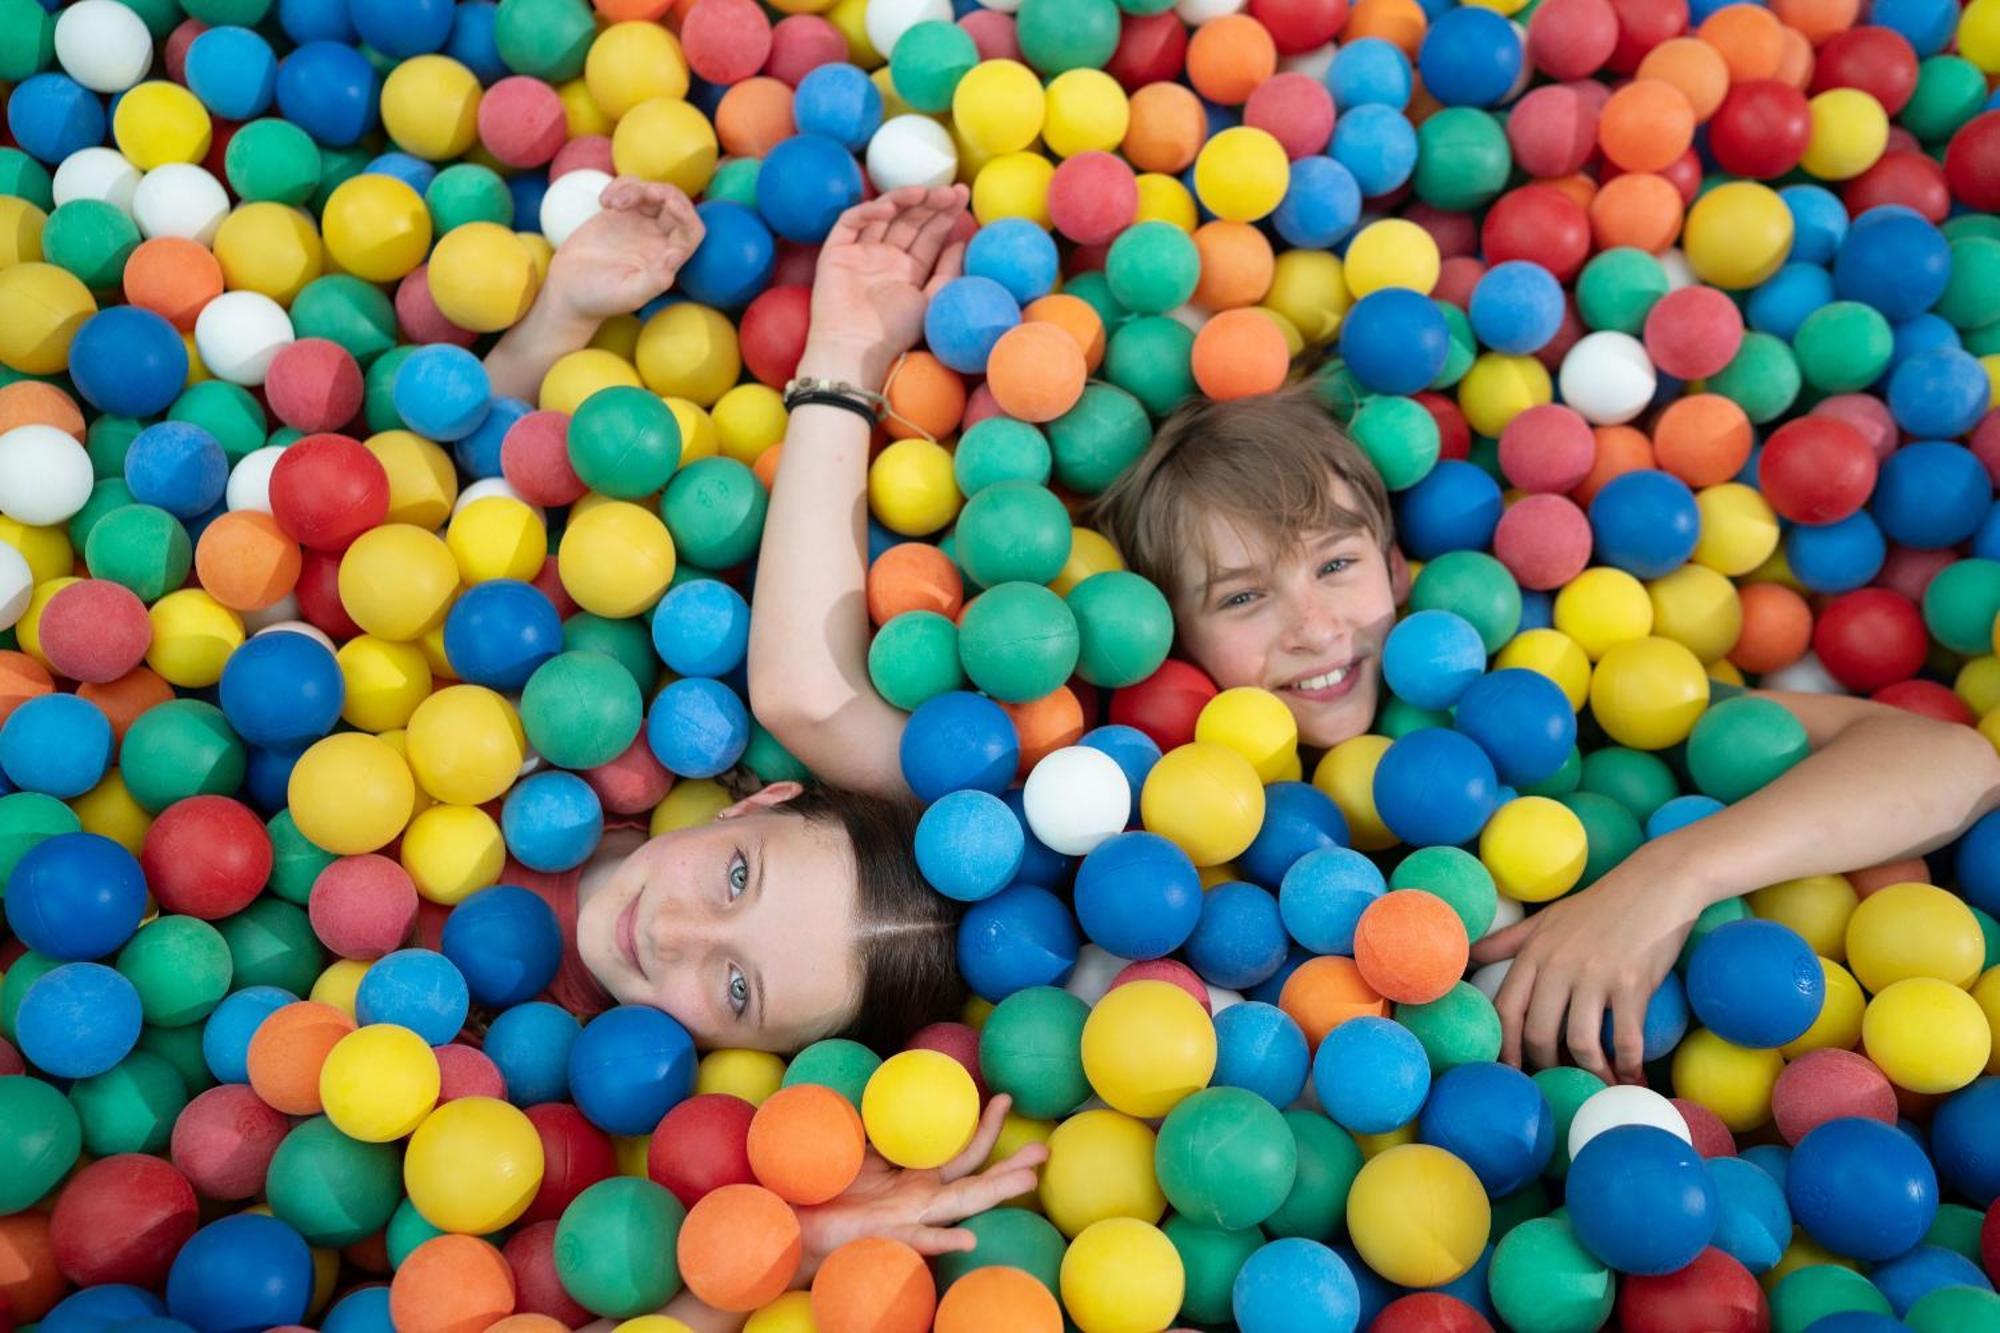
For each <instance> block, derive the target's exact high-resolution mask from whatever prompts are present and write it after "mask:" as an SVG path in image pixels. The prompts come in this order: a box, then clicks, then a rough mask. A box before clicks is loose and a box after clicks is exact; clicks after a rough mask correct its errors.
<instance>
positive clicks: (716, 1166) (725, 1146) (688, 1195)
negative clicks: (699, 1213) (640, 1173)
mask: <svg viewBox="0 0 2000 1333" xmlns="http://www.w3.org/2000/svg"><path fill="white" fill-rule="evenodd" d="M756 1114H757V1108H756V1107H754V1106H752V1105H751V1104H750V1103H749V1102H746V1101H744V1100H743V1099H742V1098H741V1097H731V1096H730V1095H729V1094H727V1093H722V1092H705V1093H702V1094H700V1095H698V1096H694V1097H690V1098H688V1099H687V1100H686V1101H684V1102H682V1103H680V1105H678V1106H676V1107H674V1109H673V1110H671V1111H669V1112H667V1114H666V1115H665V1117H663V1118H662V1119H661V1121H660V1123H659V1126H658V1128H656V1129H654V1131H653V1138H652V1141H651V1142H650V1143H648V1144H647V1145H646V1174H647V1175H649V1176H651V1177H652V1178H653V1181H654V1182H655V1183H656V1184H660V1185H665V1186H666V1187H667V1188H668V1189H670V1190H672V1191H673V1193H674V1197H675V1198H677V1199H679V1200H680V1201H681V1202H682V1203H683V1204H684V1205H686V1206H687V1207H689V1208H692V1207H694V1205H695V1203H696V1202H697V1201H699V1200H700V1198H701V1196H702V1195H704V1194H706V1193H708V1192H709V1191H710V1190H712V1189H719V1188H720V1187H722V1186H724V1185H754V1184H756V1183H757V1175H756V1173H755V1172H753V1171H752V1170H751V1169H750V1121H751V1118H752V1117H754V1116H755V1115H756Z"/></svg>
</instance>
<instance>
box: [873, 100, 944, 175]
mask: <svg viewBox="0 0 2000 1333" xmlns="http://www.w3.org/2000/svg"><path fill="white" fill-rule="evenodd" d="M868 179H869V180H871V181H873V182H875V188H876V189H878V190H880V191H882V192H883V193H884V194H886V193H888V192H889V191H890V190H897V189H901V188H902V187H903V186H905V185H922V186H927V187H928V186H937V185H949V184H951V183H952V182H953V181H954V180H956V179H958V145H957V144H954V143H953V142H952V141H951V132H950V131H949V130H947V129H945V127H944V126H942V125H940V124H938V123H937V122H936V121H934V120H932V119H931V118H930V117H929V116H894V117H891V118H890V119H889V121H888V122H887V123H885V124H884V125H883V126H882V128H881V129H879V130H877V131H875V137H873V138H872V139H870V140H869V141H868Z"/></svg>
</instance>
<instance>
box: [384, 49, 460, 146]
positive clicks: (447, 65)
mask: <svg viewBox="0 0 2000 1333" xmlns="http://www.w3.org/2000/svg"><path fill="white" fill-rule="evenodd" d="M480 96H481V90H480V87H479V76H478V75H477V74H474V73H473V72H472V71H471V70H469V69H467V68H466V67H465V66H463V65H461V64H459V63H458V62H457V61H456V60H453V59H452V58H451V57H450V56H440V55H421V56H412V57H410V58H409V59H408V60H405V61H402V62H401V63H399V64H398V65H397V66H396V67H395V68H394V69H391V70H390V71H389V77H388V78H386V79H384V80H383V81H382V128H383V129H384V130H386V131H388V134H389V137H390V138H391V139H393V140H394V141H395V143H396V147H398V148H400V149H402V150H403V151H404V152H406V153H408V154H410V155H411V156H413V157H421V158H423V159H424V160H425V161H427V162H447V161H450V160H451V159H452V158H454V157H460V156H463V155H464V153H465V151H466V150H467V149H469V148H471V147H472V145H473V144H475V143H477V142H478V141H479V99H480Z"/></svg>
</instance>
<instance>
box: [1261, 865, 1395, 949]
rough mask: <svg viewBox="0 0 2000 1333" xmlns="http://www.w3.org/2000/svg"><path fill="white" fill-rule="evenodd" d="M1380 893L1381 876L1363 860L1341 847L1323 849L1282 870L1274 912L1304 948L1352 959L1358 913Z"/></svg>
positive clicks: (1382, 886) (1382, 889) (1378, 896)
mask: <svg viewBox="0 0 2000 1333" xmlns="http://www.w3.org/2000/svg"><path fill="white" fill-rule="evenodd" d="M1385 889H1386V886H1385V885H1384V883H1383V879H1382V872H1381V871H1379V870H1377V869H1376V868H1375V865H1374V863H1373V862H1371V861H1369V860H1368V858H1367V857H1365V856H1363V855H1361V854H1360V853H1359V852H1356V851H1353V850H1351V849H1349V848H1346V847H1337V846H1336V847H1324V848H1321V849H1319V850H1317V851H1313V852H1308V853H1307V854H1306V855H1304V856H1302V857H1300V858H1299V859H1298V860H1297V861H1295V862H1293V864H1292V865H1291V867H1290V868H1289V869H1288V870H1286V871H1285V875H1284V879H1283V882H1282V884H1281V885H1280V887H1279V890H1278V909H1279V912H1280V914H1281V916H1282V917H1283V919H1284V924H1285V929H1286V931H1287V932H1288V933H1289V934H1290V935H1291V937H1292V938H1293V939H1295V940H1297V941H1298V942H1299V943H1300V944H1301V945H1303V946H1304V947H1305V948H1307V949H1310V950H1311V951H1312V952H1314V953H1320V954H1346V955H1351V954H1352V953H1353V951H1354V932H1355V927H1356V925H1357V924H1358V923H1359V922H1360V920H1361V915H1362V913H1363V912H1365V911H1366V910H1367V908H1368V906H1369V905H1370V904H1371V903H1373V902H1374V901H1375V900H1376V899H1377V898H1380V897H1381V896H1382V894H1383V893H1384V892H1385Z"/></svg>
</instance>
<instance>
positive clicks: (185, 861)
mask: <svg viewBox="0 0 2000 1333" xmlns="http://www.w3.org/2000/svg"><path fill="white" fill-rule="evenodd" d="M271 860H272V855H271V835H270V833H269V832H267V831H266V830H265V828H264V821H263V820H261V819H259V818H257V815H256V813H255V812H254V811H252V810H251V809H250V807H249V806H247V805H244V804H243V803H242V802H241V801H232V800H230V799H229V798H228V797H227V796H190V797H188V798H187V799H186V800H183V801H175V802H174V803H173V804H172V805H170V806H168V807H167V808H166V809H164V810H162V811H161V812H160V814H159V817H158V818H156V819H155V820H154V821H153V824H152V827H151V828H149V829H147V830H146V840H145V842H144V843H143V844H141V846H140V849H139V865H140V866H141V868H143V869H144V870H145V872H146V883H147V885H148V886H149V887H150V888H151V889H152V890H153V896H154V897H155V898H156V899H158V900H159V903H160V910H161V911H163V912H179V913H182V914H184V915H187V916H198V917H200V918H201V919H202V920H204V921H219V920H221V919H222V918H223V917H226V916H231V915H234V914H235V913H237V912H240V911H242V910H243V909H244V908H246V907H248V906H249V905H250V902H251V900H252V899H253V898H255V897H256V896H257V895H258V894H259V893H261V892H262V891H263V889H264V885H265V883H266V882H267V881H268V880H269V879H270V878H271Z"/></svg>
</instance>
